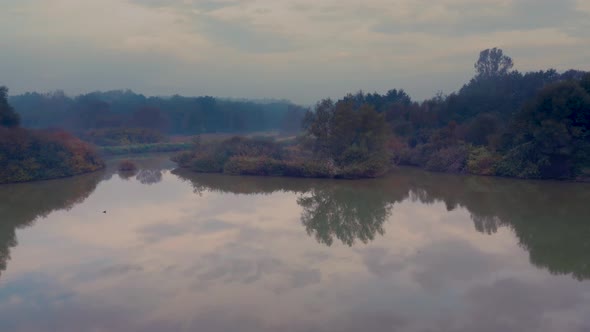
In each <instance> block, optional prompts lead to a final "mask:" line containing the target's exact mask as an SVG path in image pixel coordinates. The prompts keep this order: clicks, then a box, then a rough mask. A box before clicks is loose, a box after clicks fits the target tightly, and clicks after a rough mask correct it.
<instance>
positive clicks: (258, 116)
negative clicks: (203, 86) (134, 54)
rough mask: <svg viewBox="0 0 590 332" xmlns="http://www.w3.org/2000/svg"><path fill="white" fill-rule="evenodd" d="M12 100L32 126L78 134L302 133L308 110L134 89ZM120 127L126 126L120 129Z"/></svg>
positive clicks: (29, 95)
mask: <svg viewBox="0 0 590 332" xmlns="http://www.w3.org/2000/svg"><path fill="white" fill-rule="evenodd" d="M10 103H11V104H12V105H13V106H14V107H15V109H16V110H17V111H18V113H19V114H20V115H21V117H22V118H23V126H25V127H29V128H48V127H50V128H51V127H60V128H63V129H65V130H68V131H72V132H75V133H83V132H87V131H96V130H105V129H108V130H111V131H112V130H113V129H115V128H119V129H121V128H123V129H124V128H143V129H149V130H152V131H156V132H160V133H164V134H187V135H195V134H203V133H227V132H232V133H246V132H257V131H269V130H276V131H279V130H280V131H284V132H287V133H293V132H298V131H299V125H298V124H299V123H300V122H301V120H302V118H303V115H304V113H305V109H304V108H302V107H300V106H297V105H295V104H292V103H290V102H288V101H282V100H268V101H264V100H262V101H247V100H228V99H220V98H213V97H209V96H203V97H183V96H179V95H174V96H171V97H146V96H144V95H142V94H137V93H134V92H132V91H130V90H124V91H122V90H116V91H108V92H93V93H88V94H83V95H80V96H76V97H70V96H67V95H66V94H65V93H63V92H62V91H56V92H52V93H46V94H40V93H35V92H33V93H25V94H22V95H17V96H12V97H10ZM120 131H121V130H120Z"/></svg>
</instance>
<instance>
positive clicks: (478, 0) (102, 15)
mask: <svg viewBox="0 0 590 332" xmlns="http://www.w3.org/2000/svg"><path fill="white" fill-rule="evenodd" d="M0 3H1V9H0V85H6V86H8V87H9V88H10V89H11V94H18V93H23V92H26V91H39V92H48V91H53V90H64V91H65V92H66V93H67V94H70V95H75V94H80V93H86V92H91V91H96V90H113V89H132V90H134V91H136V92H139V93H143V94H146V95H159V96H162V95H172V94H181V95H191V96H197V95H211V96H217V97H233V98H252V99H258V98H277V99H283V98H284V99H289V100H292V101H294V102H296V103H301V104H313V103H315V102H316V101H318V100H320V99H322V98H326V97H331V98H338V97H341V96H343V95H344V94H346V93H348V92H356V91H358V90H363V91H366V92H373V91H376V92H380V93H383V92H386V91H387V90H390V89H394V88H397V89H404V90H406V91H407V92H408V93H409V94H410V95H411V96H412V97H413V98H414V99H416V100H420V99H424V98H428V97H430V96H433V95H434V94H436V93H437V92H442V93H445V94H446V93H451V92H453V91H456V90H457V89H458V88H460V87H461V85H462V84H463V83H465V82H467V81H468V80H469V79H470V78H471V77H472V76H473V74H474V69H473V63H474V62H475V61H476V60H477V57H478V55H479V52H480V51H481V50H483V49H486V48H491V47H500V48H502V49H503V50H504V52H505V54H507V55H509V56H511V57H512V58H513V60H514V62H515V68H516V69H518V70H520V71H528V70H540V69H548V68H555V69H557V70H559V71H563V70H567V69H570V68H575V69H581V70H590V1H588V0H559V1H557V0H363V1H358V0H357V1H355V0H0Z"/></svg>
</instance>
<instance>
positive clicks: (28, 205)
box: [0, 172, 104, 275]
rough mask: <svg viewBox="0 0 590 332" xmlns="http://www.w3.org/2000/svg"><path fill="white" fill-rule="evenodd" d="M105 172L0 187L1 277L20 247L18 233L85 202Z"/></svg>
mask: <svg viewBox="0 0 590 332" xmlns="http://www.w3.org/2000/svg"><path fill="white" fill-rule="evenodd" d="M103 176H104V172H96V173H92V174H86V175H80V176H76V177H72V178H67V179H61V180H51V181H42V182H32V183H20V184H13V185H12V184H11V185H2V186H0V216H2V218H1V219H0V275H1V273H2V271H4V270H5V269H6V264H7V262H8V260H10V248H12V247H15V246H16V245H17V239H16V230H17V229H20V228H25V227H29V226H31V225H33V223H34V222H35V221H36V220H37V219H39V218H43V217H45V216H47V215H48V214H50V213H51V212H54V211H58V210H69V209H71V208H72V207H74V206H75V205H77V204H80V203H81V202H83V201H84V200H85V199H86V198H88V196H90V194H92V192H94V190H95V189H96V186H97V185H98V183H99V182H100V181H101V179H102V178H103Z"/></svg>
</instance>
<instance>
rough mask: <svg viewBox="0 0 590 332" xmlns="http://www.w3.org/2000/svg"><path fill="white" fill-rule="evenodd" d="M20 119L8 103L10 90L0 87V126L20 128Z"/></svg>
mask: <svg viewBox="0 0 590 332" xmlns="http://www.w3.org/2000/svg"><path fill="white" fill-rule="evenodd" d="M19 124H20V117H19V116H18V114H17V113H16V112H15V111H14V109H13V108H12V106H10V104H9V103H8V88H6V87H5V86H0V126H2V127H10V128H12V127H18V126H19Z"/></svg>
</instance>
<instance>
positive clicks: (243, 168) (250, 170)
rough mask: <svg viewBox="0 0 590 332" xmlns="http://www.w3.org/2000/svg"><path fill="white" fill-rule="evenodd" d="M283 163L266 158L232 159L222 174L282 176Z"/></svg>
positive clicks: (224, 167)
mask: <svg viewBox="0 0 590 332" xmlns="http://www.w3.org/2000/svg"><path fill="white" fill-rule="evenodd" d="M284 166H285V162H283V161H279V160H276V159H272V158H268V157H232V158H230V159H229V160H228V161H227V162H226V163H225V165H224V166H223V172H224V173H227V174H232V175H274V176H281V175H284V173H285V172H284Z"/></svg>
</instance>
